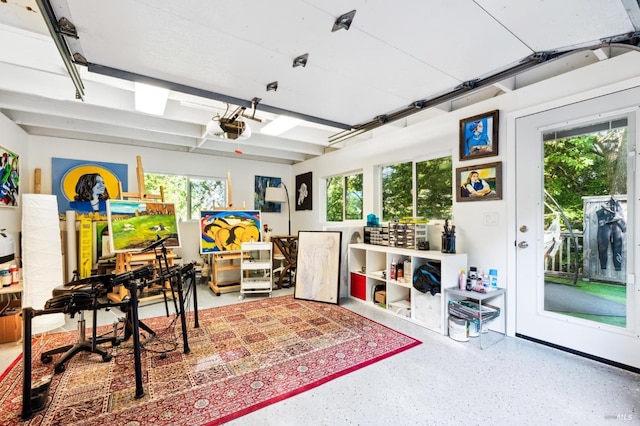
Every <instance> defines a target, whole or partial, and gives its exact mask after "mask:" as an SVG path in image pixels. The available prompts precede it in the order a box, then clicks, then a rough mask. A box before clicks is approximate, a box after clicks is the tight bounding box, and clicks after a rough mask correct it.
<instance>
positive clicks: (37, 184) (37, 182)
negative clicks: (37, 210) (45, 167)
mask: <svg viewBox="0 0 640 426" xmlns="http://www.w3.org/2000/svg"><path fill="white" fill-rule="evenodd" d="M40 191H42V169H36V171H35V173H34V176H33V193H34V194H40Z"/></svg>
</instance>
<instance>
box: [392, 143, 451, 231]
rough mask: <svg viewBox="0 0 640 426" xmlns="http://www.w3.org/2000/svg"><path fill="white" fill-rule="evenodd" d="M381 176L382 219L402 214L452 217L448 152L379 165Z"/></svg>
mask: <svg viewBox="0 0 640 426" xmlns="http://www.w3.org/2000/svg"><path fill="white" fill-rule="evenodd" d="M380 177H381V194H382V200H381V204H382V221H383V222H388V221H391V220H394V219H402V218H405V217H424V218H427V219H447V218H450V217H451V213H452V207H453V201H452V182H453V170H452V161H451V156H446V157H440V158H434V159H430V160H424V161H419V162H416V161H413V162H405V163H398V164H393V165H386V166H381V167H380ZM414 194H415V196H414Z"/></svg>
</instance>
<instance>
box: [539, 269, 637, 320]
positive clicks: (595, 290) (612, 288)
mask: <svg viewBox="0 0 640 426" xmlns="http://www.w3.org/2000/svg"><path fill="white" fill-rule="evenodd" d="M545 281H546V282H550V283H557V284H566V285H570V286H572V287H574V286H573V280H571V279H567V278H560V277H549V276H546V277H545ZM575 288H576V289H577V290H579V291H583V292H585V293H588V294H593V295H595V296H599V297H602V298H603V299H607V300H610V301H612V302H617V303H622V304H623V305H626V304H627V286H625V285H619V284H608V283H602V282H597V281H580V280H579V281H578V282H577V283H576V285H575ZM565 314H566V315H569V316H572V317H575V318H582V319H586V320H589V321H595V322H599V323H603V324H609V325H613V326H617V327H626V326H627V319H626V318H625V317H610V316H602V315H588V314H578V313H571V312H566V313H565Z"/></svg>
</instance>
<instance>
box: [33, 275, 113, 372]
mask: <svg viewBox="0 0 640 426" xmlns="http://www.w3.org/2000/svg"><path fill="white" fill-rule="evenodd" d="M109 277H110V276H106V275H95V276H91V277H88V278H84V279H82V280H78V281H71V283H70V285H68V287H69V289H70V292H69V294H63V295H61V296H57V297H54V298H52V299H49V300H48V301H47V304H46V305H45V310H49V309H54V310H56V309H61V310H60V311H58V312H63V313H65V314H70V315H71V317H73V316H74V315H75V314H76V313H79V314H80V319H79V320H78V341H77V342H76V343H75V344H71V345H66V346H61V347H59V348H55V349H51V350H49V351H46V352H44V353H42V354H41V355H40V361H42V362H43V363H44V364H48V363H50V362H51V361H52V360H53V355H56V354H59V353H64V354H63V355H62V357H61V358H60V359H59V360H58V361H57V362H56V363H55V367H54V371H55V372H56V373H62V372H63V371H65V369H66V367H65V363H66V362H67V361H68V360H70V359H71V358H73V357H74V356H75V355H77V354H78V353H80V352H90V353H95V354H98V355H100V356H101V357H102V361H104V362H108V361H110V360H111V357H112V356H111V354H110V353H109V352H107V351H105V350H103V349H101V348H98V346H97V345H98V344H102V343H111V345H112V346H117V344H118V343H117V336H116V333H115V331H114V334H113V336H110V337H101V338H98V337H97V323H98V321H97V320H98V309H101V308H104V307H107V306H108V305H103V304H101V303H99V302H98V296H99V294H98V293H99V292H100V291H103V292H106V285H105V280H108V279H109ZM107 283H108V281H107ZM82 284H87V287H88V285H90V287H89V288H85V289H84V290H82V289H79V290H75V289H76V288H78V287H79V286H80V287H82ZM65 288H67V286H65ZM105 294H106V293H105ZM89 297H90V301H89V300H87V299H88V298H89ZM56 302H58V303H63V304H64V305H63V306H57V305H56ZM88 309H91V310H92V314H93V329H92V335H91V338H90V339H87V338H86V320H85V318H84V310H88Z"/></svg>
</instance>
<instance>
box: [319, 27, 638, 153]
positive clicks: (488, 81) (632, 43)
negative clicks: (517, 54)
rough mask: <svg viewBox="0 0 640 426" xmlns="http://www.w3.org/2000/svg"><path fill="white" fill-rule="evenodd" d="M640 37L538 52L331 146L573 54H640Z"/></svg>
mask: <svg viewBox="0 0 640 426" xmlns="http://www.w3.org/2000/svg"><path fill="white" fill-rule="evenodd" d="M638 37H640V32H636V33H632V34H629V35H625V36H620V37H616V38H612V39H610V40H602V41H601V43H599V44H597V45H595V46H591V47H585V48H578V49H573V50H569V51H563V52H557V51H555V52H554V51H549V52H537V53H534V54H533V55H530V56H528V57H527V58H525V59H524V60H523V61H521V62H520V63H518V64H517V65H515V66H513V67H511V68H509V69H506V70H503V71H500V72H497V73H495V74H492V75H490V76H488V77H485V78H482V79H476V80H470V81H467V82H464V83H462V84H461V85H460V86H457V87H456V88H454V89H453V90H451V91H449V92H447V93H444V94H442V95H438V96H435V97H433V98H430V99H422V100H419V101H415V102H413V103H412V104H411V105H409V106H407V107H405V108H402V109H400V110H397V111H394V112H391V113H388V114H382V115H378V116H376V117H375V118H374V119H373V120H371V121H368V122H366V123H361V124H357V125H355V126H353V127H352V128H351V129H349V130H345V131H343V132H340V133H337V134H335V135H333V136H329V146H331V145H335V144H337V143H340V142H344V141H345V140H347V139H351V138H353V137H356V136H358V135H361V134H363V133H366V132H368V131H371V130H373V129H377V128H379V127H382V126H384V125H385V124H389V123H391V122H393V121H396V120H400V119H403V118H406V117H408V116H410V115H413V114H416V113H418V112H420V111H422V110H424V109H426V108H431V107H434V106H437V105H440V104H442V103H444V102H448V101H453V100H456V99H458V98H460V97H462V96H463V95H468V94H470V93H473V92H475V91H478V90H479V89H481V88H484V87H486V86H490V85H492V84H495V83H498V82H500V81H502V80H505V79H507V78H510V77H513V76H516V75H518V74H520V73H522V72H524V71H528V70H531V69H533V68H535V67H537V66H540V65H542V64H545V63H548V62H550V61H552V60H557V59H559V58H562V57H565V56H569V55H572V54H574V53H576V52H580V51H585V50H597V49H602V48H607V47H608V48H613V47H621V48H625V49H629V50H636V51H640V48H638V46H637V44H638Z"/></svg>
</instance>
